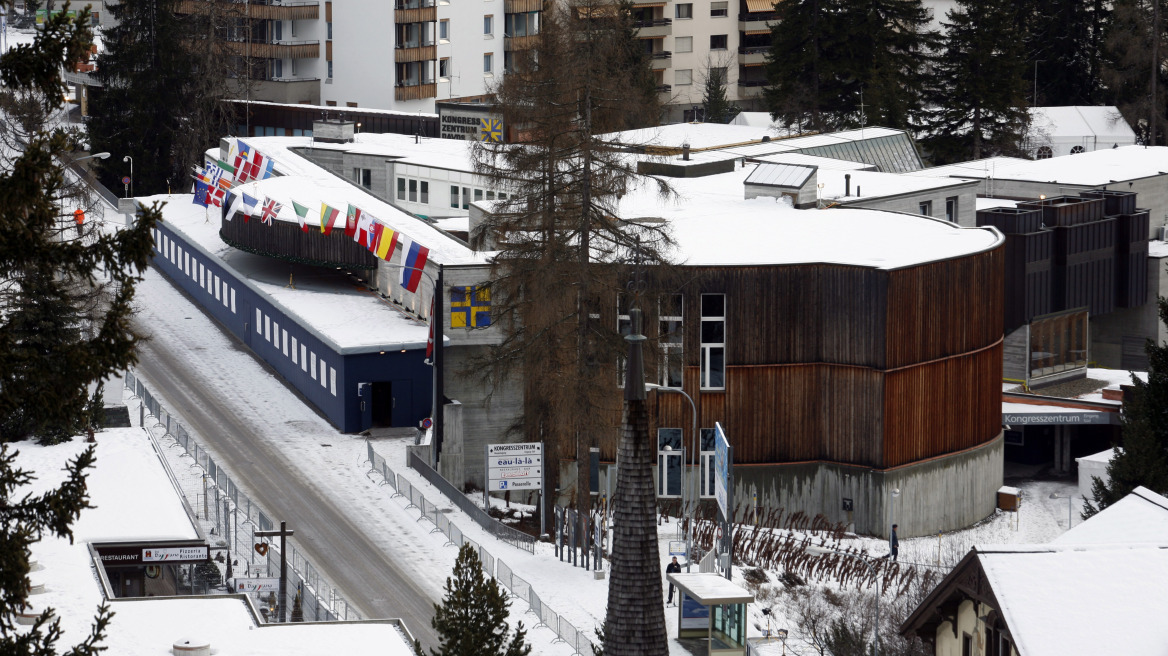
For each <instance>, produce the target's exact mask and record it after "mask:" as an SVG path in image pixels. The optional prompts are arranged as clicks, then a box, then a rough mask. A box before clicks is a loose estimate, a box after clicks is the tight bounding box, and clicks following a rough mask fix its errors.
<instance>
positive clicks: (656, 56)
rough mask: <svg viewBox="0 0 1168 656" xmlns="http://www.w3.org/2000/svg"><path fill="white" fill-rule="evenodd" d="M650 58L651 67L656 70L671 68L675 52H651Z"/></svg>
mask: <svg viewBox="0 0 1168 656" xmlns="http://www.w3.org/2000/svg"><path fill="white" fill-rule="evenodd" d="M649 59H650V61H649V68H651V69H653V70H655V71H660V70H664V69H666V68H669V66H670V65H671V63H672V59H673V53H672V52H670V51H669V50H662V51H660V52H653V53H649Z"/></svg>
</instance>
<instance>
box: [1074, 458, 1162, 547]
mask: <svg viewBox="0 0 1168 656" xmlns="http://www.w3.org/2000/svg"><path fill="white" fill-rule="evenodd" d="M1104 453H1107V454H1110V453H1111V449H1108V450H1107V451H1105V452H1104ZM1096 455H1097V456H1098V455H1102V454H1096ZM1109 459H1110V458H1109ZM1076 460H1083V459H1080V458H1076ZM1052 544H1058V545H1094V544H1168V499H1166V498H1164V497H1163V496H1160V495H1159V494H1156V493H1155V492H1153V491H1151V490H1149V489H1148V488H1146V487H1143V486H1142V485H1141V486H1140V487H1137V488H1136V489H1135V490H1133V491H1132V492H1131V494H1128V495H1127V496H1125V497H1124V498H1122V499H1120V500H1119V501H1116V502H1115V503H1113V504H1111V505H1110V506H1108V507H1107V508H1104V509H1103V510H1101V511H1100V512H1098V513H1096V514H1095V515H1094V516H1092V517H1091V518H1090V519H1088V520H1087V521H1085V522H1083V523H1082V524H1079V525H1078V526H1076V527H1074V528H1072V529H1071V530H1069V531H1067V532H1066V533H1063V534H1062V535H1060V536H1059V537H1057V538H1055V539H1054V540H1053V541H1052Z"/></svg>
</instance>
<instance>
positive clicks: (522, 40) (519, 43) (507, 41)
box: [503, 34, 539, 52]
mask: <svg viewBox="0 0 1168 656" xmlns="http://www.w3.org/2000/svg"><path fill="white" fill-rule="evenodd" d="M537 45H539V35H538V34H531V35H528V36H504V38H503V50H505V51H507V52H512V51H515V50H531V49H532V48H534V47H535V46H537Z"/></svg>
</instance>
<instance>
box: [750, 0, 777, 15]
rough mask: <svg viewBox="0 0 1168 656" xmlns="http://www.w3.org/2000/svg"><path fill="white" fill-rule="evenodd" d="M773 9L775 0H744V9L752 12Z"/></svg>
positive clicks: (758, 12)
mask: <svg viewBox="0 0 1168 656" xmlns="http://www.w3.org/2000/svg"><path fill="white" fill-rule="evenodd" d="M774 10H775V0H746V11H747V12H749V13H752V14H762V13H770V12H772V11H774Z"/></svg>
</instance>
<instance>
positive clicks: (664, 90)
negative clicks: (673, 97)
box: [657, 84, 673, 93]
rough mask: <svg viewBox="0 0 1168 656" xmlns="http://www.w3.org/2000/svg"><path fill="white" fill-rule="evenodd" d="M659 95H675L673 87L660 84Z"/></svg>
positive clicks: (658, 87)
mask: <svg viewBox="0 0 1168 656" xmlns="http://www.w3.org/2000/svg"><path fill="white" fill-rule="evenodd" d="M657 93H673V86H672V85H669V84H658V85H657Z"/></svg>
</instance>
